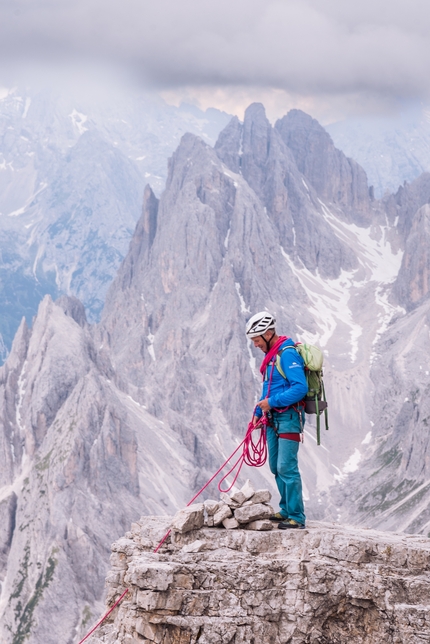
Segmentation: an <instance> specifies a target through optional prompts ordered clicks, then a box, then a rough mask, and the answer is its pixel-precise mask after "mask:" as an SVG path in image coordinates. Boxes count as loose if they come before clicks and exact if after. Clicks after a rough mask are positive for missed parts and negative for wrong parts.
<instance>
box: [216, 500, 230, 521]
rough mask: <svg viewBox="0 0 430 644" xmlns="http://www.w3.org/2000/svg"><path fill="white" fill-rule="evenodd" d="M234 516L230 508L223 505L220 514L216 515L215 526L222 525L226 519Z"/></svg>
mask: <svg viewBox="0 0 430 644" xmlns="http://www.w3.org/2000/svg"><path fill="white" fill-rule="evenodd" d="M232 515H233V512H232V511H231V508H230V506H228V505H226V504H223V505H222V506H221V507H220V509H219V510H218V512H217V513H216V514H215V515H214V526H217V525H220V524H221V523H222V522H223V521H224V519H229V518H230V517H231V516H232Z"/></svg>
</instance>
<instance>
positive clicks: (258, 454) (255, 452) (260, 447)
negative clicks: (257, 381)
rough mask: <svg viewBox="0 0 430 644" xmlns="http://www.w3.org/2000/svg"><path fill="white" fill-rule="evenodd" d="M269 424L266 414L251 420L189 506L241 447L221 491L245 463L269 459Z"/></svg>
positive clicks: (261, 464) (263, 462)
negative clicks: (234, 445)
mask: <svg viewBox="0 0 430 644" xmlns="http://www.w3.org/2000/svg"><path fill="white" fill-rule="evenodd" d="M253 418H255V410H254V416H253ZM267 424H268V420H267V417H266V415H265V414H264V415H263V416H262V417H261V418H260V419H258V421H257V422H256V423H255V424H254V423H253V421H251V422H250V423H249V424H248V429H247V431H246V435H245V438H244V439H243V441H242V442H241V443H239V445H238V446H237V447H236V449H235V450H234V452H233V453H232V454H230V456H229V457H228V459H227V460H226V461H224V463H223V464H222V465H221V467H220V468H219V469H218V470H217V471H216V472H215V474H214V475H213V476H211V478H210V479H209V481H208V482H207V483H205V484H204V486H203V487H202V488H200V490H199V491H198V492H197V494H195V495H194V496H193V498H192V499H191V501H189V502H188V503H187V505H186V507H188V506H189V505H192V504H193V503H194V501H195V500H196V499H197V497H198V496H200V494H201V493H202V492H203V491H204V490H206V488H207V487H208V486H209V485H210V484H211V483H212V481H213V480H214V479H215V478H216V477H217V476H218V474H219V473H220V472H222V470H223V469H224V468H225V467H226V465H227V464H228V463H230V461H231V460H232V458H233V457H234V456H235V455H236V454H237V453H238V452H239V450H240V449H242V452H241V453H240V455H239V458H238V459H237V461H236V462H235V463H234V465H233V466H232V467H231V468H230V469H229V471H228V472H227V474H225V475H224V476H223V477H222V479H221V480H220V482H219V483H218V490H219V491H220V492H229V491H230V490H231V488H232V487H233V485H234V484H235V483H236V481H237V478H238V476H239V474H240V471H241V469H242V467H243V464H245V465H249V466H250V467H262V466H263V465H264V464H265V462H266V460H267V439H266V425H267ZM255 431H259V435H258V438H257V439H256V440H254V438H253V433H254V432H255ZM235 471H236V473H235V474H234V478H233V482H232V484H231V485H230V486H229V487H228V488H226V489H223V488H222V484H223V482H224V481H225V480H226V478H227V477H229V476H230V475H231V474H233V472H235ZM171 532H172V530H171V529H170V530H169V531H168V532H166V534H165V535H164V537H163V538H162V539H161V541H160V543H159V544H158V546H157V547H156V548H155V550H154V552H158V550H159V549H160V547H161V546H162V545H163V543H164V542H165V541H166V539H167V537H168V536H169V535H170V533H171Z"/></svg>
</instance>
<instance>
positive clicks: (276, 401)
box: [269, 350, 308, 409]
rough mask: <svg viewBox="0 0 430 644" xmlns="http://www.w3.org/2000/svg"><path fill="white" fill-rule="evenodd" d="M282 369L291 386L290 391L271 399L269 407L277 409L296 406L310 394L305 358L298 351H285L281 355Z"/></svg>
mask: <svg viewBox="0 0 430 644" xmlns="http://www.w3.org/2000/svg"><path fill="white" fill-rule="evenodd" d="M281 367H282V369H283V371H284V373H285V375H286V379H287V381H288V384H289V385H290V386H289V388H288V389H285V390H284V391H282V392H280V393H275V394H273V395H271V396H270V397H269V405H270V406H271V407H275V408H277V409H283V408H284V407H289V406H290V405H294V404H295V403H297V402H299V400H302V399H303V398H304V397H305V396H306V394H307V393H308V383H307V381H306V376H305V368H304V362H303V358H302V357H301V356H300V355H299V354H298V353H297V351H292V350H289V351H288V350H287V351H283V352H282V353H281Z"/></svg>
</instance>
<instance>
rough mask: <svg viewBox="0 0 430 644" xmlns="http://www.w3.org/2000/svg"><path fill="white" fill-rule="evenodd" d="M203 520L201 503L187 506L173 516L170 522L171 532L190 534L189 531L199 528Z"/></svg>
mask: <svg viewBox="0 0 430 644" xmlns="http://www.w3.org/2000/svg"><path fill="white" fill-rule="evenodd" d="M204 520H205V515H204V506H203V503H194V505H189V506H188V507H186V508H183V509H182V510H179V512H177V513H176V514H175V516H174V517H173V521H172V530H174V531H175V532H180V533H181V534H184V533H185V532H190V530H196V529H198V528H201V527H202V526H203V524H204Z"/></svg>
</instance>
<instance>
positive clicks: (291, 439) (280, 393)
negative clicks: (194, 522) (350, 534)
mask: <svg viewBox="0 0 430 644" xmlns="http://www.w3.org/2000/svg"><path fill="white" fill-rule="evenodd" d="M275 322H276V320H275V318H274V317H273V316H272V315H271V314H270V313H268V312H267V311H262V312H260V313H256V314H255V315H253V316H252V318H251V319H250V320H249V321H248V323H247V325H246V335H247V337H248V338H251V340H252V341H253V343H254V346H255V347H257V348H258V349H261V350H262V351H263V352H264V353H265V354H266V355H265V357H264V360H263V363H262V365H261V367H260V371H261V373H262V375H263V390H262V396H261V399H260V402H259V403H258V404H257V406H256V408H255V412H254V418H253V422H254V424H258V422H259V419H260V418H261V417H262V416H263V414H264V415H265V416H266V418H267V420H268V425H267V446H268V451H269V466H270V470H271V472H272V473H273V474H274V475H275V480H276V484H277V486H278V490H279V494H280V495H281V501H280V504H279V506H280V511H279V512H276V514H274V515H273V516H272V517H271V519H272V521H276V522H278V528H280V529H281V530H287V529H290V528H296V529H297V528H298V529H300V528H304V527H305V521H306V517H305V514H304V505H303V495H302V480H301V477H300V471H299V464H298V458H297V456H298V451H299V445H300V438H301V433H302V431H303V426H304V422H305V413H304V410H303V406H302V405H300V401H301V400H302V399H303V398H304V396H305V395H306V394H307V391H308V386H307V382H306V376H305V372H304V362H303V359H302V357H301V356H300V355H299V353H298V352H297V351H296V350H295V349H294V342H293V340H291V338H287V337H285V336H281V337H280V336H278V335H277V333H276V330H275ZM288 347H289V348H288ZM279 360H280V366H281V369H282V371H283V372H284V374H286V378H284V377H283V376H282V375H281V373H280V372H279V371H278V369H277V368H276V362H277V361H279Z"/></svg>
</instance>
